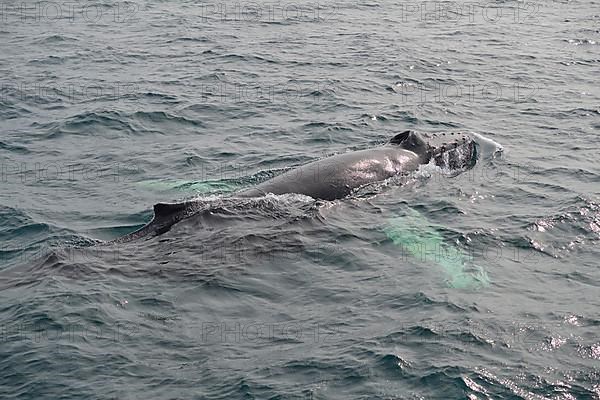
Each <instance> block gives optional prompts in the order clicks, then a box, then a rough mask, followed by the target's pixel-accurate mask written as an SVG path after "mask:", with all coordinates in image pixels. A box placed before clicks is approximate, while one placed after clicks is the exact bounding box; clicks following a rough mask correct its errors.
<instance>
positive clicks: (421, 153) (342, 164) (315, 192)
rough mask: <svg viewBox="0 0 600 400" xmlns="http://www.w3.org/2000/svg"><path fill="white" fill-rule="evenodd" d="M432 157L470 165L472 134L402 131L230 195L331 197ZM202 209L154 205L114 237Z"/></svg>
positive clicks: (151, 229)
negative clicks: (145, 220) (142, 221)
mask: <svg viewBox="0 0 600 400" xmlns="http://www.w3.org/2000/svg"><path fill="white" fill-rule="evenodd" d="M432 160H433V162H434V163H435V164H436V165H437V166H439V167H442V168H446V169H450V170H458V171H459V170H462V169H466V168H469V167H471V166H473V165H474V163H475V160H476V148H475V144H474V140H473V138H472V137H471V136H470V135H467V134H455V133H448V134H446V133H441V134H418V133H416V132H414V131H404V132H402V133H399V134H397V135H396V136H394V137H393V138H391V139H390V141H389V142H388V143H386V144H385V145H383V146H379V147H375V148H372V149H366V150H359V151H352V152H347V153H342V154H336V155H334V156H331V157H326V158H323V159H320V160H316V161H313V162H310V163H308V164H305V165H302V166H299V167H297V168H294V169H292V170H290V171H288V172H287V173H284V174H281V175H278V176H275V177H274V178H271V179H269V180H267V181H265V182H262V183H260V184H258V185H257V186H255V187H253V188H250V189H245V190H242V191H239V192H237V193H234V194H233V196H234V197H238V198H249V197H261V196H264V195H265V194H267V193H272V194H276V195H279V194H285V193H297V194H303V195H306V196H310V197H312V198H314V199H316V200H336V199H341V198H344V197H346V196H349V195H350V194H352V193H353V192H354V191H355V190H356V189H358V188H361V187H363V186H365V185H368V184H371V183H374V182H379V181H384V180H386V179H388V178H391V177H393V176H398V175H406V174H409V173H411V172H413V171H415V170H417V169H418V168H419V166H420V165H423V164H427V163H429V162H431V161H432ZM207 208H208V206H207V204H206V203H205V202H203V201H201V200H195V201H188V202H183V203H174V204H168V203H159V204H156V205H155V206H154V219H153V220H152V221H150V223H149V224H147V225H146V226H144V227H142V228H141V229H139V230H138V231H136V232H133V233H130V234H129V235H126V236H124V237H122V238H120V239H117V240H116V241H117V242H122V241H129V240H133V239H136V238H139V237H143V236H147V235H149V234H150V235H152V234H161V233H164V232H166V231H168V230H169V229H170V228H171V226H172V225H173V224H175V223H177V222H179V221H181V220H182V219H184V218H187V217H189V216H191V215H194V214H196V213H198V212H200V211H202V210H205V209H207Z"/></svg>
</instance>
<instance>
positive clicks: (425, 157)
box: [390, 130, 476, 170]
mask: <svg viewBox="0 0 600 400" xmlns="http://www.w3.org/2000/svg"><path fill="white" fill-rule="evenodd" d="M390 144H392V145H396V146H400V147H401V148H403V149H405V150H410V151H412V152H414V153H415V154H417V155H418V156H419V157H420V158H421V163H423V164H427V163H429V161H431V159H433V160H434V162H435V164H436V165H437V166H439V167H442V168H447V169H452V170H454V169H464V168H469V167H471V166H473V164H474V163H475V160H476V148H475V142H474V140H473V137H472V136H471V135H469V134H466V133H455V132H448V133H422V134H419V133H416V132H414V131H410V130H409V131H404V132H402V133H399V134H397V135H396V136H394V137H393V138H392V139H390Z"/></svg>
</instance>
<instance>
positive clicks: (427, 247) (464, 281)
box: [384, 209, 490, 289]
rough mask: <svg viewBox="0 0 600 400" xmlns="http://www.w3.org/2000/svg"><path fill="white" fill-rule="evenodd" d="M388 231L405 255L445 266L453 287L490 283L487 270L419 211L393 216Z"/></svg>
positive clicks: (388, 235)
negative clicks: (446, 238) (453, 243)
mask: <svg viewBox="0 0 600 400" xmlns="http://www.w3.org/2000/svg"><path fill="white" fill-rule="evenodd" d="M384 232H385V234H386V235H387V237H388V238H389V239H390V240H391V241H392V242H393V243H394V244H395V245H396V246H400V247H401V250H402V253H403V254H405V255H408V256H410V257H411V258H413V259H416V260H418V261H421V262H423V263H428V264H435V265H436V266H438V267H441V269H442V270H443V271H444V273H445V274H446V281H447V282H448V285H449V286H450V287H452V288H457V289H478V288H482V287H487V286H489V284H490V279H489V277H488V275H487V273H486V272H485V270H484V269H483V268H482V267H480V266H476V265H473V264H472V262H471V261H470V260H469V257H468V255H467V253H466V252H465V251H464V250H462V249H461V248H459V247H457V246H454V245H451V244H449V243H446V241H444V238H443V236H442V235H441V234H440V232H439V231H438V230H437V229H436V227H435V226H434V225H432V224H431V223H430V222H429V221H428V220H427V219H426V218H425V217H424V216H423V215H421V214H420V213H419V212H418V211H416V210H412V209H411V210H409V211H408V212H407V215H405V216H403V217H397V218H393V219H392V220H390V221H389V223H388V224H387V226H386V227H385V228H384Z"/></svg>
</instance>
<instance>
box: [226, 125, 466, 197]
mask: <svg viewBox="0 0 600 400" xmlns="http://www.w3.org/2000/svg"><path fill="white" fill-rule="evenodd" d="M452 136H454V135H449V137H448V138H445V139H446V140H447V142H445V141H443V143H445V144H446V147H448V148H450V147H452V146H457V145H458V144H463V145H465V146H467V147H468V146H469V145H471V144H472V139H470V138H469V140H468V142H467V136H460V135H459V136H456V137H452ZM440 137H445V135H442V136H440ZM450 138H452V139H453V140H450ZM425 139H426V138H423V137H422V136H421V135H418V134H416V133H415V132H412V131H406V132H402V133H400V134H398V135H396V136H394V137H393V138H392V139H391V140H390V141H389V142H388V143H387V144H386V145H384V146H380V147H376V148H373V149H367V150H360V151H353V152H348V153H343V154H337V155H334V156H331V157H327V158H323V159H321V160H317V161H313V162H311V163H308V164H305V165H302V166H300V167H298V168H295V169H292V170H291V171H288V172H286V173H284V174H282V175H279V176H276V177H274V178H272V179H269V180H268V181H266V182H263V183H261V184H259V185H257V186H255V187H253V188H250V189H248V190H244V191H242V192H238V193H237V194H236V196H237V197H259V196H264V195H265V194H267V193H273V194H285V193H298V194H304V195H306V196H310V197H312V198H314V199H321V200H336V199H341V198H343V197H346V196H348V195H350V194H351V193H352V191H354V190H356V189H358V188H359V187H362V186H365V185H367V184H369V183H373V182H378V181H383V180H386V179H388V178H391V177H393V176H397V175H403V174H407V173H410V172H412V171H415V170H416V169H417V168H418V167H419V166H420V165H421V164H427V163H428V162H429V161H430V160H431V158H432V157H435V156H436V154H437V155H441V152H442V149H441V146H440V147H439V148H438V147H435V143H433V144H432V141H429V142H427V141H426V140H425ZM463 139H464V140H463ZM438 141H439V140H438ZM459 142H460V143H459ZM469 161H470V160H469ZM455 167H457V166H455Z"/></svg>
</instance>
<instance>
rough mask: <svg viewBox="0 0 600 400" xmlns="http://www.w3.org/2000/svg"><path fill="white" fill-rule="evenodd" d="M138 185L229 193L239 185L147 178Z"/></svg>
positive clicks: (179, 190)
mask: <svg viewBox="0 0 600 400" xmlns="http://www.w3.org/2000/svg"><path fill="white" fill-rule="evenodd" d="M137 184H138V185H139V186H140V187H143V188H145V189H150V190H156V191H178V192H187V193H202V194H207V193H229V192H233V191H235V190H237V189H238V188H239V187H238V186H237V185H234V184H232V183H231V182H227V181H223V180H209V181H200V182H198V181H186V180H156V181H153V180H148V181H141V182H138V183H137Z"/></svg>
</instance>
